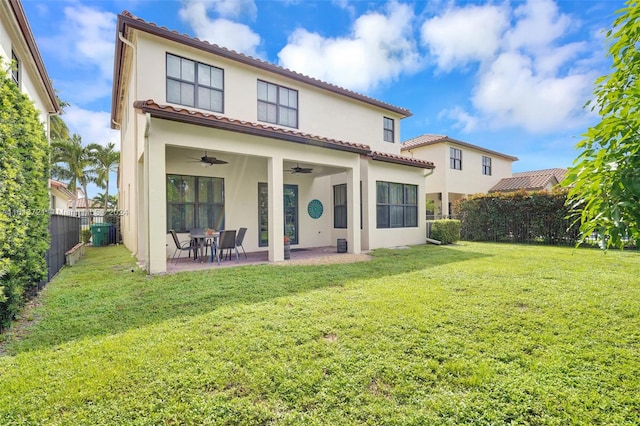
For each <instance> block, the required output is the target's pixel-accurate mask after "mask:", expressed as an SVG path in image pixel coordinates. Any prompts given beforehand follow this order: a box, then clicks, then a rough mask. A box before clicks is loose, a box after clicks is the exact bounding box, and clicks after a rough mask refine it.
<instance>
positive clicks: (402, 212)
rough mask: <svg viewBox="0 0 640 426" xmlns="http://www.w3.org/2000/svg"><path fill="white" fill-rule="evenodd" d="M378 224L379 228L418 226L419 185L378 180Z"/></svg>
mask: <svg viewBox="0 0 640 426" xmlns="http://www.w3.org/2000/svg"><path fill="white" fill-rule="evenodd" d="M376 224H377V227H378V228H413V227H416V226H418V186H417V185H411V184H403V183H394V182H383V181H377V182H376Z"/></svg>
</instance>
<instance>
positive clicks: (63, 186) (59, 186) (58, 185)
mask: <svg viewBox="0 0 640 426" xmlns="http://www.w3.org/2000/svg"><path fill="white" fill-rule="evenodd" d="M49 186H50V187H51V188H55V189H57V190H58V191H60V192H61V193H63V194H64V195H66V196H67V198H68V199H70V200H71V199H73V198H75V197H76V194H74V193H73V192H71V191H70V190H69V188H67V185H66V184H65V183H64V182H60V181H58V180H55V179H49Z"/></svg>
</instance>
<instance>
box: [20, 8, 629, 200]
mask: <svg viewBox="0 0 640 426" xmlns="http://www.w3.org/2000/svg"><path fill="white" fill-rule="evenodd" d="M22 1H23V6H24V9H25V11H26V14H27V17H28V19H29V22H30V25H31V28H32V31H33V33H34V35H35V38H36V41H37V42H38V45H39V48H40V53H41V54H42V57H43V59H44V62H45V65H46V67H47V70H48V72H49V76H50V77H51V79H52V80H53V84H54V87H55V88H56V89H57V90H58V92H59V96H60V98H61V99H63V100H65V101H67V102H70V103H71V107H69V108H68V109H67V111H66V114H65V115H64V116H63V119H64V120H65V122H66V123H67V124H68V125H69V127H70V129H71V131H72V132H75V133H78V134H80V135H81V136H82V139H83V141H84V142H85V143H90V142H97V143H102V144H106V143H107V142H109V141H112V142H116V144H117V145H118V146H119V137H118V133H117V132H115V131H113V130H111V129H110V127H109V120H110V115H109V111H110V105H111V81H112V73H113V51H114V40H115V23H116V16H117V14H118V13H120V12H122V11H123V10H129V11H130V12H132V13H133V14H134V15H136V16H138V17H140V18H142V19H144V20H146V21H150V22H154V23H156V24H158V25H161V26H166V27H167V28H169V29H172V30H177V31H179V32H181V33H185V34H188V35H191V36H194V37H198V38H200V39H205V40H208V41H210V42H212V43H216V44H218V45H221V46H224V47H228V48H231V49H234V50H237V51H239V52H242V53H245V54H248V55H251V56H254V57H257V58H260V59H263V60H266V61H269V62H271V63H275V64H278V65H281V66H283V67H286V68H289V69H292V70H295V71H297V72H300V73H303V74H307V75H310V76H313V77H316V78H319V79H321V80H324V81H328V82H331V83H334V84H337V85H339V86H342V87H345V88H348V89H351V90H355V91H357V92H360V93H364V94H367V95H369V96H372V97H374V98H376V99H380V100H382V101H385V102H388V103H391V104H393V105H397V106H401V107H404V108H408V109H409V110H411V111H412V112H413V116H412V117H409V118H407V119H404V120H403V121H402V123H401V138H402V140H407V139H410V138H412V137H415V136H418V135H421V134H425V133H431V134H443V135H448V136H450V137H452V138H455V139H459V140H462V141H465V142H469V143H472V144H476V145H480V146H483V147H485V148H488V149H492V150H495V151H498V152H502V153H505V154H509V155H513V156H517V157H518V158H519V159H520V161H518V162H516V163H514V167H513V169H514V171H516V172H517V171H527V170H535V169H544V168H553V167H568V166H570V165H571V163H572V161H573V160H574V158H575V157H576V156H577V153H578V152H577V151H576V150H575V145H576V143H577V142H578V141H579V140H580V138H581V135H582V134H583V133H584V132H585V131H586V130H587V128H588V127H589V125H592V124H594V123H596V122H597V119H598V117H597V116H596V115H594V114H593V113H592V112H590V111H589V110H587V109H584V108H583V106H584V104H585V102H586V101H587V100H588V99H589V98H590V97H591V95H592V92H593V88H594V81H595V79H596V78H597V77H599V76H601V75H604V74H607V73H608V72H609V66H610V63H609V61H608V59H607V57H606V52H607V49H606V46H605V44H604V35H603V30H605V29H607V28H609V27H610V25H611V24H612V22H613V20H614V16H615V11H616V10H618V9H620V8H621V7H622V6H623V5H624V3H623V1H614V0H572V1H568V0H555V1H554V0H528V1H515V0H512V1H451V0H449V1H441V0H433V1H413V2H404V1H395V0H393V1H348V0H326V1H306V0H282V1H275V0H271V1H261V0H183V1H173V0H133V1H117V0H116V1H104V0H77V1H76V0H70V1H66V0H56V1H45V0H22ZM113 185H114V187H113V188H112V189H110V192H111V193H115V190H116V188H115V180H114V184H113ZM95 191H96V190H95V189H92V190H90V191H89V192H90V196H92V195H93V194H95Z"/></svg>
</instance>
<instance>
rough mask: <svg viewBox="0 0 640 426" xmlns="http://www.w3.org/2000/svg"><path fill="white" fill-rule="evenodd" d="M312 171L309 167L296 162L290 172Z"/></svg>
mask: <svg viewBox="0 0 640 426" xmlns="http://www.w3.org/2000/svg"><path fill="white" fill-rule="evenodd" d="M312 171H313V169H312V168H310V167H300V164H296V166H295V167H292V168H291V174H296V173H311V172H312Z"/></svg>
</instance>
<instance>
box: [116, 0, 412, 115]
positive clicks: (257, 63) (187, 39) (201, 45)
mask: <svg viewBox="0 0 640 426" xmlns="http://www.w3.org/2000/svg"><path fill="white" fill-rule="evenodd" d="M127 26H129V27H133V28H136V29H138V30H140V31H145V32H149V33H152V34H154V35H157V36H158V37H164V38H167V39H172V40H173V41H176V42H178V43H182V44H187V45H191V46H192V47H195V48H198V49H201V50H204V51H207V52H209V53H212V54H215V55H218V56H222V57H225V58H227V59H231V60H234V61H237V62H241V63H244V64H246V65H249V66H253V67H256V68H260V69H263V70H265V71H269V72H273V73H276V74H279V75H281V76H284V77H287V78H291V79H293V80H296V81H299V82H301V83H306V84H310V85H312V86H315V87H318V88H321V89H324V90H327V91H330V92H333V93H336V94H339V95H342V96H347V97H350V98H352V99H356V100H358V101H360V102H364V103H368V104H370V105H374V106H376V107H379V108H384V109H386V110H389V111H393V112H395V113H397V114H400V115H402V116H404V117H410V116H411V115H413V114H412V113H411V111H409V110H408V109H406V108H401V107H398V106H394V105H391V104H389V103H386V102H383V101H380V100H377V99H374V98H371V97H369V96H366V95H363V94H360V93H357V92H354V91H352V90H348V89H345V88H343V87H340V86H337V85H335V84H332V83H327V82H325V81H322V80H319V79H317V78H314V77H310V76H307V75H304V74H301V73H298V72H296V71H292V70H290V69H288V68H284V67H281V66H278V65H275V64H272V63H270V62H266V61H263V60H261V59H257V58H254V57H252V56H248V55H245V54H243V53H239V52H236V51H235V50H231V49H227V48H225V47H222V46H219V45H217V44H213V43H209V42H208V41H206V40H200V39H198V38H194V37H191V36H189V35H187V34H182V33H179V32H178V31H174V30H169V29H168V28H166V27H163V26H159V25H157V24H155V23H153V22H148V21H145V20H144V19H141V18H139V17H137V16H135V15H133V14H132V13H131V12H129V11H126V10H125V11H123V12H122V13H121V14H120V15H118V31H121V32H123V34H124V35H125V37H126V36H127V33H126V31H125V29H126V27H127ZM121 45H122V41H120V39H117V41H116V55H115V67H114V74H115V75H114V84H113V86H114V89H113V90H114V92H113V99H112V111H111V115H112V118H115V111H116V110H115V104H116V100H117V96H116V95H117V93H116V90H117V88H116V87H117V86H118V85H119V83H120V78H119V74H120V64H119V62H121V61H122V51H121V49H122V46H121Z"/></svg>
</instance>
